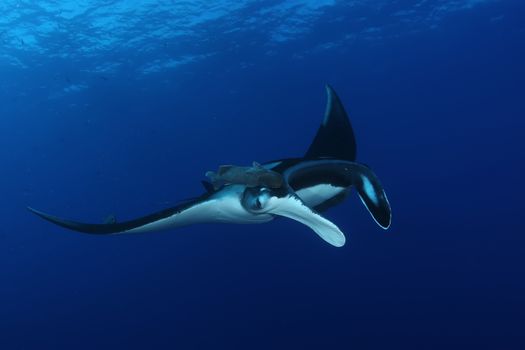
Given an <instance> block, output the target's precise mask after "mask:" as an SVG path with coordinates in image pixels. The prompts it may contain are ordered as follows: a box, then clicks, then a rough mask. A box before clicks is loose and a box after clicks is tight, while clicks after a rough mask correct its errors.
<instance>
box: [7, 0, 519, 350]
mask: <svg viewBox="0 0 525 350" xmlns="http://www.w3.org/2000/svg"><path fill="white" fill-rule="evenodd" d="M35 3H38V4H35ZM524 14H525V6H524V5H523V4H522V3H521V2H520V1H503V0H500V1H498V0H457V1H452V0H442V1H424V0H423V1H419V0H418V1H370V2H360V1H330V0H325V1H313V0H311V1H308V0H294V1H284V2H283V1H266V0H265V1H230V0H223V1H186V2H176V1H173V2H169V1H153V0H148V1H147V0H142V1H123V0H122V1H118V0H115V1H83V2H76V1H62V2H55V1H47V0H45V1H44V0H42V1H38V2H33V1H14V0H4V1H2V3H1V4H0V160H1V164H2V168H1V169H2V173H1V180H2V181H1V182H0V194H1V196H2V201H1V204H0V209H1V210H0V218H1V220H2V223H3V224H2V227H1V228H0V348H1V349H47V348H49V349H73V348H75V349H110V348H111V349H115V348H125V349H152V348H155V349H166V348H170V349H336V348H337V349H379V348H382V349H384V348H394V349H397V348H417V349H430V348H436V349H443V348H448V349H450V348H462V349H468V348H474V347H477V348H491V349H518V348H525V339H524V336H525V321H524V320H525V312H524V311H525V310H524V306H525V279H524V273H525V258H524V254H525V245H524V243H525V238H524V229H523V215H524V213H523V212H524V209H525V205H524V202H523V198H524V195H525V187H524V185H523V171H524V170H525V167H524V161H525V157H524V151H523V150H524V149H525V147H524V146H525V145H524V142H523V137H524V136H523V134H524V131H525V108H524V104H525V68H524V67H525V65H524V62H525V45H524V44H525V22H524V21H523V18H525V16H524ZM326 83H329V84H331V85H332V86H333V87H334V88H335V89H336V91H337V92H338V94H339V96H340V97H341V99H342V100H343V103H344V104H345V106H346V108H347V110H348V112H349V115H350V119H351V121H352V123H353V126H354V129H355V132H356V137H357V142H358V160H359V161H362V162H364V163H366V164H368V165H370V166H371V167H372V168H373V169H374V171H375V172H376V173H377V174H378V176H379V178H380V179H381V181H382V183H383V185H384V187H385V189H386V191H387V194H388V197H389V200H390V202H391V205H392V209H393V224H392V227H391V229H390V230H388V231H383V230H381V229H380V228H379V227H377V226H376V225H375V223H374V222H373V221H372V220H371V218H370V216H369V214H368V213H367V212H366V210H365V208H364V207H363V206H362V204H361V203H360V201H359V199H358V198H357V196H355V194H354V195H353V196H351V197H350V198H349V199H348V200H347V201H346V202H345V203H343V204H342V205H340V206H338V207H336V208H334V209H331V210H330V211H328V212H327V213H326V214H325V215H326V216H327V217H328V218H329V219H330V220H332V221H334V222H335V223H337V225H338V226H339V227H340V228H341V229H342V230H343V231H344V232H345V233H346V234H347V237H348V242H347V244H346V246H344V247H343V248H334V247H332V246H330V245H328V244H326V243H324V242H323V241H322V240H320V239H319V238H318V237H317V236H316V235H315V234H314V233H313V232H311V231H310V230H309V229H308V228H307V227H305V226H303V225H300V224H298V223H296V222H293V221H291V220H277V221H274V222H271V223H268V224H263V225H250V226H244V225H238V226H237V225H211V224H210V225H200V226H191V227H187V228H181V229H177V230H171V231H165V232H160V233H150V234H143V235H122V236H108V237H99V236H89V235H81V234H77V233H73V232H70V231H66V230H64V229H61V228H58V227H55V226H53V225H50V224H49V223H46V222H44V221H42V220H40V219H39V218H37V217H35V216H33V215H31V214H30V213H29V212H27V211H26V210H25V207H26V206H27V205H31V206H34V207H36V208H39V209H42V210H45V211H48V212H50V213H54V214H59V215H62V216H66V217H71V218H74V219H82V220H84V221H93V222H102V221H103V220H104V218H106V217H107V216H108V214H110V213H114V214H116V215H117V218H119V219H128V218H132V217H135V216H138V215H142V214H146V213H149V212H152V211H156V210H160V209H163V208H165V207H168V206H171V205H174V204H176V203H178V201H180V200H182V199H185V198H188V197H192V196H195V195H198V194H200V193H201V192H202V188H201V185H200V180H202V179H203V178H204V173H205V172H206V171H207V170H212V169H215V168H216V167H217V166H218V165H220V164H228V163H232V164H250V163H251V162H252V161H254V160H256V161H259V162H263V161H267V160H271V159H277V158H283V157H294V156H300V155H302V154H303V153H304V151H305V150H306V148H307V147H308V145H309V142H310V141H311V139H312V138H313V136H314V134H315V131H316V129H317V127H318V125H319V123H320V121H321V119H322V116H323V112H324V108H325V102H326V101H325V100H326V97H325V92H324V84H326ZM522 346H523V347H522Z"/></svg>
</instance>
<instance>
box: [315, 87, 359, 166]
mask: <svg viewBox="0 0 525 350" xmlns="http://www.w3.org/2000/svg"><path fill="white" fill-rule="evenodd" d="M326 93H327V95H328V102H327V104H326V111H325V116H324V120H323V122H322V124H321V126H320V127H319V129H318V130H317V134H316V135H315V138H314V140H313V142H312V144H311V145H310V148H308V151H307V152H306V155H305V158H323V157H329V158H336V159H341V160H349V161H354V160H355V157H356V142H355V136H354V130H353V129H352V125H351V124H350V120H349V119H348V115H347V114H346V111H345V108H344V107H343V104H342V103H341V100H340V99H339V97H338V96H337V94H336V93H335V91H334V89H333V88H332V87H331V86H329V85H326Z"/></svg>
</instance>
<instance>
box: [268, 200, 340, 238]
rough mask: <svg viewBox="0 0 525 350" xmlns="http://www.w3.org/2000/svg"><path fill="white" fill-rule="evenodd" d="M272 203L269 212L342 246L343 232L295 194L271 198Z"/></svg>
mask: <svg viewBox="0 0 525 350" xmlns="http://www.w3.org/2000/svg"><path fill="white" fill-rule="evenodd" d="M272 201H273V205H272V207H273V208H272V209H271V210H270V211H269V212H270V213H271V214H274V215H279V216H284V217H287V218H290V219H293V220H296V221H299V222H300V223H302V224H304V225H306V226H308V227H310V228H311V229H312V230H313V231H314V232H315V233H317V234H318V235H319V237H321V238H322V239H324V240H325V241H326V242H328V243H330V244H331V245H333V246H335V247H342V246H343V245H344V244H345V242H346V238H345V235H344V234H343V232H341V230H339V228H338V227H337V226H336V225H335V224H334V223H333V222H331V221H329V220H327V219H325V218H324V217H322V216H321V215H319V214H318V213H316V212H315V211H313V210H312V209H310V208H309V207H308V206H307V205H306V204H305V203H304V202H303V201H302V200H301V199H300V198H299V197H297V196H296V195H295V194H289V195H287V196H285V197H274V198H272Z"/></svg>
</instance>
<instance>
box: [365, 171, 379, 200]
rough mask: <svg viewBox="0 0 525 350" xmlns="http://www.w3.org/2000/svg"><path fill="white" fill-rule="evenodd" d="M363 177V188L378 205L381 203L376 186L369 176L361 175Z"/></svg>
mask: <svg viewBox="0 0 525 350" xmlns="http://www.w3.org/2000/svg"><path fill="white" fill-rule="evenodd" d="M361 179H362V180H363V190H364V191H365V193H366V194H367V196H368V198H370V200H371V201H372V203H374V204H375V205H376V206H377V204H378V203H379V201H378V199H377V195H376V192H375V191H374V186H372V183H371V182H370V180H368V178H366V177H364V176H361Z"/></svg>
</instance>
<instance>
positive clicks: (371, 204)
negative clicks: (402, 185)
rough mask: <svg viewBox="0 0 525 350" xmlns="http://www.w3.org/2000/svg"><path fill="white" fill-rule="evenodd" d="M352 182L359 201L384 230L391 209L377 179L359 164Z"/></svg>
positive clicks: (365, 167)
mask: <svg viewBox="0 0 525 350" xmlns="http://www.w3.org/2000/svg"><path fill="white" fill-rule="evenodd" d="M352 176H353V179H352V183H353V184H354V186H355V188H356V189H357V192H358V193H359V197H360V198H361V201H362V202H363V204H364V205H365V207H366V209H368V211H369V212H370V215H372V218H373V219H374V220H375V221H376V222H377V224H378V225H379V226H381V227H382V228H384V229H385V230H386V229H388V228H389V227H390V224H391V222H392V210H391V209H390V203H389V202H388V199H387V197H386V193H385V190H384V189H383V186H382V185H381V183H380V182H379V179H378V178H377V176H376V175H375V174H374V172H373V171H372V170H370V169H369V168H368V167H367V166H365V165H362V164H359V165H357V166H356V171H354V173H353V175H352Z"/></svg>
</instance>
